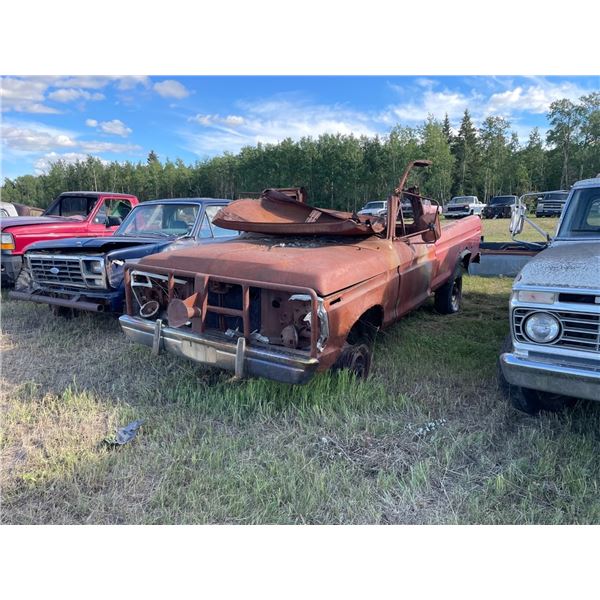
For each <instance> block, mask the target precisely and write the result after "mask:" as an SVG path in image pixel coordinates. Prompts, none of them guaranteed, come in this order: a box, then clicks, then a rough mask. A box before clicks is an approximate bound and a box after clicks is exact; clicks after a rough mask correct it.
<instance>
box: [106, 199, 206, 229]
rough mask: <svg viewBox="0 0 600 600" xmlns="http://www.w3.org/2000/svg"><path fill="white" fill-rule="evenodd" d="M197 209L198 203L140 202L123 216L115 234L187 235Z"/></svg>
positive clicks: (192, 226)
mask: <svg viewBox="0 0 600 600" xmlns="http://www.w3.org/2000/svg"><path fill="white" fill-rule="evenodd" d="M199 211H200V205H199V204H179V203H174V202H169V203H165V204H146V205H144V204H140V205H138V206H136V207H135V208H134V209H133V210H132V211H131V212H130V213H129V214H128V215H127V217H125V220H124V221H123V223H122V224H121V226H120V227H119V229H118V230H117V232H116V233H115V235H160V236H169V237H171V236H172V237H181V236H183V235H188V234H190V233H191V232H192V230H193V228H194V224H195V223H196V219H197V218H198V212H199Z"/></svg>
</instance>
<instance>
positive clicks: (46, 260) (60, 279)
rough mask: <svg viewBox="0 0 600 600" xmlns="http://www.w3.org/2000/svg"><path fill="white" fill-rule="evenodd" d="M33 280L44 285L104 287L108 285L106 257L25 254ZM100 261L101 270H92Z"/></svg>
mask: <svg viewBox="0 0 600 600" xmlns="http://www.w3.org/2000/svg"><path fill="white" fill-rule="evenodd" d="M25 257H26V260H27V264H28V265H29V269H30V271H31V276H32V278H33V280H34V281H35V282H36V283H38V284H42V285H50V286H64V287H76V288H88V289H89V288H91V289H103V288H105V287H106V274H105V271H104V259H103V257H101V256H97V255H96V256H69V255H64V254H42V253H30V252H27V253H26V254H25ZM98 262H99V263H100V264H101V265H102V266H101V269H100V271H101V272H91V271H90V265H91V264H93V263H98Z"/></svg>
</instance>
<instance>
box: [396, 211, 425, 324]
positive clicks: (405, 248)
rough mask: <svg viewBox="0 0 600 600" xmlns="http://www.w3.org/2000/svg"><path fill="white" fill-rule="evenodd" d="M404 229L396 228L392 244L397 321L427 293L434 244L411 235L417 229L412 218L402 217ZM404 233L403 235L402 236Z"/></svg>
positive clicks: (410, 216) (399, 226) (399, 225)
mask: <svg viewBox="0 0 600 600" xmlns="http://www.w3.org/2000/svg"><path fill="white" fill-rule="evenodd" d="M404 221H405V223H404V228H403V227H402V224H401V223H400V224H397V228H396V235H397V236H398V237H397V238H396V239H394V241H393V244H394V248H395V250H396V254H397V255H398V262H399V265H398V276H399V290H398V299H397V304H396V315H397V316H398V317H400V316H402V315H404V314H406V313H407V312H409V311H410V310H412V309H413V308H415V307H416V306H419V305H420V304H422V303H423V302H424V301H425V300H426V299H427V297H428V296H429V293H430V289H431V278H432V275H433V273H432V269H433V265H434V255H435V244H434V243H433V242H432V243H427V242H425V241H424V240H423V238H422V237H421V236H420V235H411V234H415V232H416V230H417V229H418V228H419V226H418V224H417V223H415V219H414V217H413V216H412V215H407V216H405V217H404ZM404 233H406V235H403V234H404Z"/></svg>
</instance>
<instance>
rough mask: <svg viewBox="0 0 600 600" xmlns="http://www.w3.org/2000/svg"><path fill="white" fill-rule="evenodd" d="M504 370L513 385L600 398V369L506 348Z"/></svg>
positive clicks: (573, 395)
mask: <svg viewBox="0 0 600 600" xmlns="http://www.w3.org/2000/svg"><path fill="white" fill-rule="evenodd" d="M500 365H501V367H502V373H503V374H504V377H505V378H506V380H507V381H508V382H509V383H511V384H512V385H517V386H520V387H525V388H530V389H533V390H540V391H542V392H551V393H554V394H561V395H564V396H571V397H573V398H583V399H585V400H600V370H599V369H596V368H594V367H593V366H591V367H590V368H586V367H584V366H577V367H575V366H567V365H564V364H563V365H561V364H555V363H550V362H541V361H536V360H532V359H530V358H524V357H521V356H517V355H516V354H513V353H511V352H507V353H505V354H502V355H501V356H500Z"/></svg>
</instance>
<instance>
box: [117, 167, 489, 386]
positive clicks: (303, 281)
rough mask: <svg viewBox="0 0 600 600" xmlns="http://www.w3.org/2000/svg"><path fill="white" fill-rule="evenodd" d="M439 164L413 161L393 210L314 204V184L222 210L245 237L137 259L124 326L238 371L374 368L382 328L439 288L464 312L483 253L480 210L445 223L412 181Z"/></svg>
mask: <svg viewBox="0 0 600 600" xmlns="http://www.w3.org/2000/svg"><path fill="white" fill-rule="evenodd" d="M430 164H431V163H430V161H425V160H420V161H413V162H411V163H410V164H409V165H408V167H407V169H406V171H405V173H404V175H403V177H402V179H401V180H400V183H399V185H398V187H397V188H396V189H395V190H394V193H393V194H392V195H391V196H390V197H389V198H388V207H389V210H388V212H387V215H386V218H385V220H384V219H382V218H381V217H377V216H369V215H367V216H359V215H356V214H353V213H345V212H338V211H332V210H327V209H321V208H316V207H313V206H309V205H308V204H307V203H306V202H305V194H304V193H303V190H302V188H299V189H298V190H296V191H294V190H290V189H286V190H265V192H263V194H262V196H261V198H260V199H258V200H256V199H242V200H238V201H235V202H233V203H231V204H230V205H229V206H227V207H225V208H223V209H222V210H221V211H220V212H219V213H218V214H217V215H216V217H215V220H214V222H215V224H217V225H218V226H220V227H223V228H228V229H234V230H238V231H243V232H244V233H243V234H242V235H241V236H239V237H238V238H237V239H235V240H232V241H227V242H223V243H220V244H215V245H212V246H209V247H206V246H205V247H193V248H186V249H182V250H174V251H170V252H165V253H161V254H157V255H153V256H148V257H145V258H143V259H142V260H140V262H139V263H138V264H136V265H131V266H129V267H128V268H127V269H126V271H125V281H126V288H125V292H126V301H127V312H126V314H124V315H123V316H122V317H120V323H121V327H122V329H123V331H124V332H125V334H126V336H127V337H128V338H130V339H131V340H133V341H135V342H138V343H140V344H145V345H147V346H150V347H152V349H153V352H154V353H159V352H161V351H167V352H171V353H173V354H178V355H181V356H185V357H188V358H190V359H192V360H194V361H196V362H199V363H202V364H207V365H212V366H217V367H220V368H223V369H226V370H229V371H233V372H234V373H235V375H236V376H238V377H242V376H259V377H266V378H269V379H273V380H276V381H282V382H286V383H294V384H297V383H306V382H307V381H309V380H310V379H311V378H312V377H313V375H314V374H315V373H316V372H318V371H324V370H327V369H329V368H331V367H335V368H346V369H349V370H351V371H353V372H354V373H355V374H356V375H357V376H359V377H365V376H367V375H368V373H369V369H370V366H371V362H372V353H373V344H374V339H375V334H376V332H377V331H378V330H379V329H380V328H385V327H387V326H389V325H391V324H392V323H394V322H395V321H397V320H398V319H400V318H401V317H402V316H403V315H405V314H407V313H408V312H409V311H411V310H413V309H415V308H417V307H418V306H420V305H421V304H423V303H424V302H425V301H426V300H427V299H428V298H429V297H430V296H431V295H432V294H433V295H434V296H435V307H436V308H437V310H438V311H439V312H440V313H444V314H450V313H455V312H457V311H458V310H459V308H460V301H461V289H462V275H463V273H464V272H465V271H466V269H467V267H468V265H469V263H470V262H472V261H474V260H477V259H478V256H479V240H480V236H481V220H480V219H479V217H467V218H465V219H462V220H460V221H456V222H453V223H450V224H448V225H445V226H444V227H442V226H441V225H440V218H439V213H438V209H437V206H436V204H437V203H436V202H435V201H433V202H431V201H429V200H428V199H426V198H424V197H422V196H420V195H416V194H414V193H412V194H411V193H407V190H405V185H406V183H407V180H408V177H409V173H410V172H411V169H413V168H414V167H417V168H418V167H426V166H429V165H430ZM406 200H408V201H409V202H410V203H411V206H412V211H411V212H412V215H411V217H410V218H408V217H407V216H406V215H404V214H403V210H402V204H403V201H406Z"/></svg>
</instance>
